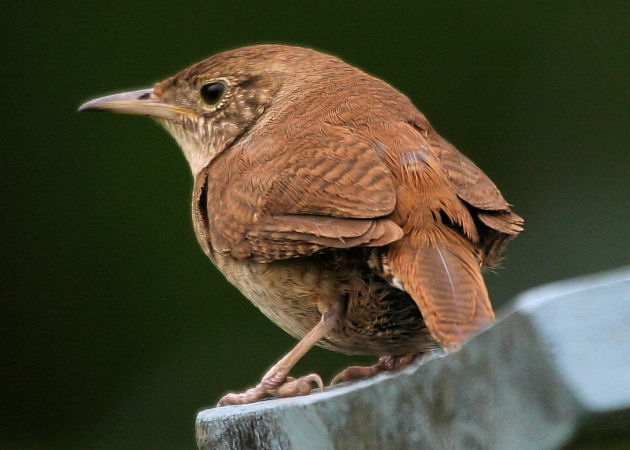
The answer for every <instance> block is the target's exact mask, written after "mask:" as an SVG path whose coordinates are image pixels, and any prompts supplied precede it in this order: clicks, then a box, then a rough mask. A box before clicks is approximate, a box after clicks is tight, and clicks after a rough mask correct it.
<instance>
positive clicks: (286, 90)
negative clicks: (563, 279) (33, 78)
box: [79, 45, 523, 405]
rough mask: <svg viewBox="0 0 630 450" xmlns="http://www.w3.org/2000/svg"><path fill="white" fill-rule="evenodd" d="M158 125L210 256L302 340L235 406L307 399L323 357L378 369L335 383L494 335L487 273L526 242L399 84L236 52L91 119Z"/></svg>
mask: <svg viewBox="0 0 630 450" xmlns="http://www.w3.org/2000/svg"><path fill="white" fill-rule="evenodd" d="M79 110H80V111H84V110H100V111H111V112H117V113H126V114H141V115H147V116H151V117H153V118H155V119H157V121H158V122H160V123H161V124H162V125H163V126H164V128H166V129H167V130H168V131H169V132H170V133H171V134H172V135H173V137H174V138H175V139H176V140H177V142H178V143H179V145H180V146H181V148H182V150H183V153H184V155H185V157H186V159H187V160H188V163H189V164H190V168H191V170H192V174H193V177H194V188H193V196H192V211H193V223H194V228H195V233H196V235H197V239H198V241H199V244H200V245H201V247H202V248H203V250H204V252H205V253H206V255H208V257H209V258H210V259H211V260H212V262H213V263H214V264H215V265H216V267H217V268H218V269H219V270H220V271H221V272H222V273H223V274H224V275H225V277H226V278H227V279H228V280H229V281H230V282H231V283H232V284H234V285H235V286H236V287H237V288H238V289H240V291H241V292H242V293H243V294H244V295H245V296H246V297H247V298H249V299H250V300H251V301H252V302H253V303H254V304H255V305H256V306H257V307H258V308H259V309H260V310H261V311H262V312H263V313H264V314H265V315H266V316H267V317H269V318H270V319H271V320H272V321H273V322H275V323H276V324H277V325H278V326H280V327H281V328H282V329H284V330H285V331H286V332H287V333H289V334H290V335H292V336H294V337H296V338H298V339H300V341H299V342H298V344H297V345H296V347H295V348H293V349H292V350H291V351H290V352H289V353H288V354H287V355H286V356H284V357H283V358H282V359H281V360H280V361H279V362H278V363H277V364H275V365H274V366H273V367H272V368H271V369H270V370H269V371H268V372H267V373H266V374H265V375H264V376H263V378H262V381H261V382H260V383H259V384H258V385H256V386H255V387H253V388H251V389H249V390H247V391H246V392H243V393H239V394H235V393H230V394H227V395H226V396H224V397H223V398H222V399H221V401H220V402H219V404H220V405H225V404H236V403H248V402H253V401H257V400H259V399H261V398H263V397H264V396H267V395H275V396H290V395H296V394H307V393H309V392H310V391H311V389H312V387H313V384H317V385H318V386H319V387H320V388H322V389H323V383H322V380H321V378H320V377H319V376H318V375H316V374H310V375H306V376H303V377H301V378H297V379H295V378H292V377H289V371H290V369H291V368H292V367H293V366H294V365H295V363H296V362H297V361H298V360H299V359H300V358H301V357H302V356H303V355H304V354H305V353H306V352H307V351H308V350H309V349H310V348H311V347H312V346H313V345H319V346H322V347H325V348H328V349H331V350H335V351H339V352H343V353H347V354H373V355H378V356H379V357H380V359H379V361H378V362H377V363H376V364H374V365H373V366H369V367H357V366H355V367H349V368H347V369H346V370H344V371H343V372H341V373H340V374H339V375H338V376H337V377H335V379H334V380H333V381H337V380H340V379H343V380H347V379H351V378H355V377H360V376H370V375H372V374H375V373H378V372H380V371H383V370H391V369H395V368H397V367H401V366H403V365H406V364H409V363H410V362H411V361H413V359H414V357H415V356H416V355H419V354H422V353H425V352H427V351H429V350H431V349H433V348H436V347H442V348H444V349H446V350H448V349H452V348H455V347H457V346H459V345H460V344H461V343H462V342H463V341H464V340H465V339H466V338H467V337H469V336H471V335H472V334H473V333H475V332H477V331H479V330H480V329H483V328H484V327H486V326H487V325H489V324H490V323H492V321H493V320H494V313H493V310H492V306H491V304H490V300H489V298H488V293H487V290H486V286H485V284H484V281H483V278H482V275H481V270H482V269H483V268H485V267H489V266H492V265H493V263H495V262H496V261H497V259H498V257H499V254H500V253H501V251H502V250H503V248H504V247H505V245H506V244H507V243H508V241H509V240H510V239H512V238H513V237H514V236H515V235H517V234H518V233H519V232H520V231H521V230H522V223H523V221H522V219H521V218H520V217H519V216H517V215H516V214H514V213H513V212H511V210H510V205H509V204H508V203H507V202H506V201H505V199H504V198H503V196H502V195H501V193H500V192H499V190H498V189H497V187H496V186H495V185H494V183H493V182H492V181H491V180H490V179H489V178H488V177H487V176H486V175H485V174H484V173H483V172H482V171H481V170H480V169H479V168H478V167H477V166H476V165H475V164H474V163H473V162H472V161H470V160H469V159H468V158H466V157H465V156H464V155H462V154H461V153H460V152H459V151H457V149H456V148H455V147H454V146H453V145H451V144H450V143H448V142H447V141H446V140H444V139H443V138H442V137H441V136H440V135H438V134H437V132H436V131H435V130H434V129H433V128H432V126H431V125H430V124H429V122H428V121H427V119H426V118H425V117H424V115H422V113H420V112H419V111H418V110H417V109H416V108H415V107H414V106H413V105H412V103H411V102H410V101H409V99H408V98H407V97H405V96H404V95H402V94H401V93H399V92H398V91H396V90H395V89H393V88H392V87H391V86H389V85H388V84H387V83H385V82H383V81H381V80H379V79H377V78H374V77H372V76H370V75H367V74H366V73H364V72H362V71H360V70H358V69H356V68H354V67H352V66H350V65H348V64H346V63H344V62H342V61H341V60H339V59H337V58H335V57H333V56H329V55H326V54H322V53H319V52H317V51H314V50H310V49H305V48H298V47H290V46H282V45H257V46H252V47H245V48H239V49H236V50H231V51H227V52H224V53H220V54H218V55H215V56H213V57H211V58H208V59H206V60H205V61H202V62H200V63H198V64H195V65H193V66H192V67H190V68H188V69H185V70H184V71H182V72H180V73H178V74H177V75H175V76H173V77H170V78H168V79H166V80H164V81H162V82H160V83H157V84H156V85H155V86H153V87H152V88H149V89H143V90H139V91H133V92H126V93H122V94H116V95H110V96H107V97H103V98H98V99H95V100H92V101H89V102H87V103H85V104H84V105H83V106H81V107H80V108H79Z"/></svg>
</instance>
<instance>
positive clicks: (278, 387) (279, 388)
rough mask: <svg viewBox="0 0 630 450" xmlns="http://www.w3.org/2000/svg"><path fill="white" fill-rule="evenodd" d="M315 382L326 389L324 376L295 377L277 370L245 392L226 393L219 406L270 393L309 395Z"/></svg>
mask: <svg viewBox="0 0 630 450" xmlns="http://www.w3.org/2000/svg"><path fill="white" fill-rule="evenodd" d="M313 384H316V385H317V386H318V387H319V389H320V390H321V391H323V390H324V383H323V382H322V378H321V377H320V376H319V375H317V374H315V373H312V374H310V375H305V376H303V377H300V378H293V377H289V376H287V374H286V373H283V372H282V371H277V372H273V373H271V374H267V375H265V377H264V378H263V379H262V381H261V382H260V383H258V384H257V385H256V386H255V387H253V388H251V389H248V390H246V391H245V392H241V393H240V394H236V393H233V392H231V393H229V394H226V395H224V396H223V397H222V398H221V400H219V403H218V404H217V406H226V405H242V404H245V403H253V402H257V401H258V400H261V399H262V398H263V397H266V396H268V395H272V396H274V397H293V396H294V395H298V394H300V395H307V394H310V393H311V391H312V390H313Z"/></svg>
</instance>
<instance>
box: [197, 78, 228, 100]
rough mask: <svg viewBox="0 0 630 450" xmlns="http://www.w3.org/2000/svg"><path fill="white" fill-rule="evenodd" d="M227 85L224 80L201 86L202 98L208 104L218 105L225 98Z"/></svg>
mask: <svg viewBox="0 0 630 450" xmlns="http://www.w3.org/2000/svg"><path fill="white" fill-rule="evenodd" d="M226 90H227V86H226V84H225V83H224V82H223V81H213V82H211V83H208V84H204V85H203V86H201V90H200V92H201V98H202V99H203V101H204V102H206V104H207V105H208V106H216V105H218V104H219V102H220V101H221V100H222V99H223V95H224V94H225V91H226Z"/></svg>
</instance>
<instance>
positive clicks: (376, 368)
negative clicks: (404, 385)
mask: <svg viewBox="0 0 630 450" xmlns="http://www.w3.org/2000/svg"><path fill="white" fill-rule="evenodd" d="M416 356H418V354H417V353H411V354H409V355H403V356H381V357H380V358H379V359H378V362H377V363H376V364H373V365H371V366H350V367H347V368H346V369H344V370H342V371H341V372H339V373H338V374H337V375H336V376H335V377H334V378H333V379H332V381H331V382H330V385H331V386H332V385H334V384H337V383H339V382H340V381H349V380H354V379H355V378H360V377H371V376H373V375H376V374H377V373H381V372H387V371H391V370H396V369H400V368H402V367H405V366H408V365H409V364H411V363H412V362H414V360H415V359H416Z"/></svg>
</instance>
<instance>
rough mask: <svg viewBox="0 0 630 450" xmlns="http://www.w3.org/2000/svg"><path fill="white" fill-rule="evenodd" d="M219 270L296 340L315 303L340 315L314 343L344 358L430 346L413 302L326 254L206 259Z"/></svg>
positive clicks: (316, 316) (313, 315) (315, 317)
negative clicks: (339, 309)
mask: <svg viewBox="0 0 630 450" xmlns="http://www.w3.org/2000/svg"><path fill="white" fill-rule="evenodd" d="M212 256H213V257H212V260H213V261H214V263H215V265H216V266H217V267H218V268H219V270H220V271H221V272H222V273H223V274H224V275H225V276H226V278H227V279H228V281H230V282H231V283H232V284H233V285H234V286H236V287H237V288H238V289H239V290H240V291H241V292H242V293H243V295H245V296H246V297H247V298H248V299H249V300H250V301H251V302H252V303H253V304H254V305H255V306H256V307H257V308H258V309H260V311H261V312H262V313H263V314H264V315H265V316H267V317H268V318H269V319H270V320H271V321H272V322H274V323H275V324H276V325H278V326H279V327H280V328H282V329H283V330H284V331H286V332H287V333H288V334H290V335H291V336H293V337H295V338H297V339H300V338H302V337H303V336H304V335H305V334H306V333H308V332H309V331H310V330H311V329H312V328H313V327H314V326H315V325H317V323H318V322H319V320H320V318H321V314H320V312H319V310H318V302H321V301H323V302H324V303H328V304H332V303H334V302H343V304H344V308H343V311H344V313H343V316H342V317H341V320H340V321H339V323H338V326H336V327H335V329H334V330H332V332H330V333H329V334H328V335H327V336H326V337H325V338H324V339H322V340H321V341H320V342H319V343H318V345H319V346H321V347H324V348H327V349H329V350H334V351H338V352H342V353H347V354H374V355H402V354H408V353H419V352H422V351H426V350H428V349H431V348H435V346H436V344H435V341H434V340H433V339H432V338H431V337H430V335H429V333H428V331H427V329H426V327H425V325H424V321H423V320H422V316H421V314H420V312H419V310H418V308H417V306H416V304H415V303H414V302H413V300H412V299H411V298H410V297H409V296H408V295H407V294H406V293H404V292H403V291H399V290H398V289H395V288H393V287H391V286H389V285H387V284H386V283H384V282H383V281H382V280H380V281H378V282H374V280H365V279H364V277H362V276H361V273H360V272H359V271H356V270H341V269H340V268H339V267H338V265H336V264H333V263H331V261H330V258H331V256H329V255H318V256H313V257H309V258H301V259H290V260H284V261H276V262H272V263H265V264H263V263H257V262H254V261H249V260H240V259H235V258H232V257H230V256H228V255H219V254H214V255H212Z"/></svg>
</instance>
